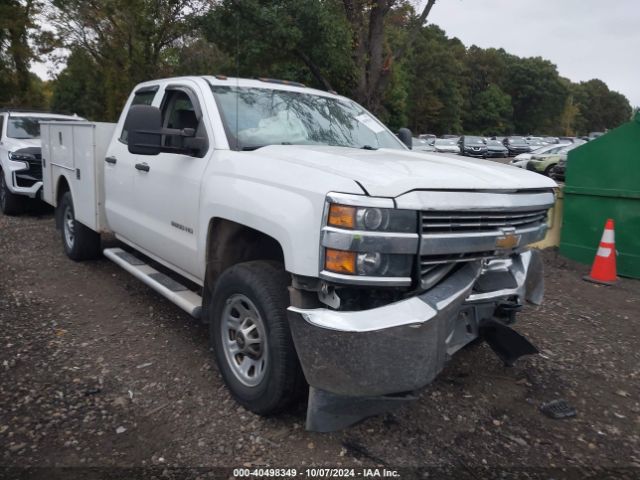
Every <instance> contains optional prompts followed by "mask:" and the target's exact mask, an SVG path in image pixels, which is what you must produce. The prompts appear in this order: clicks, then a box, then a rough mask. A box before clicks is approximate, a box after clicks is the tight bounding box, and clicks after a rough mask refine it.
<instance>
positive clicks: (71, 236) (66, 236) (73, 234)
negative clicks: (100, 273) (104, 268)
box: [58, 192, 100, 261]
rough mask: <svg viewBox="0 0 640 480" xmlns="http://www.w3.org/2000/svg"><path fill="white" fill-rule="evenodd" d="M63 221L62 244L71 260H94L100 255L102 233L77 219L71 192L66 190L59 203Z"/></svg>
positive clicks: (59, 213)
mask: <svg viewBox="0 0 640 480" xmlns="http://www.w3.org/2000/svg"><path fill="white" fill-rule="evenodd" d="M58 209H59V212H58V215H60V216H59V218H60V220H61V223H62V225H61V226H62V228H61V230H62V244H63V246H64V251H65V253H66V254H67V256H68V257H69V258H70V259H71V260H75V261H80V260H93V259H95V258H98V257H99V256H100V234H99V233H97V232H94V231H93V230H91V229H90V228H88V227H86V226H84V225H83V224H81V223H80V222H78V221H77V220H76V217H75V211H74V208H73V199H72V198H71V192H65V193H64V195H62V199H61V200H60V203H59V204H58Z"/></svg>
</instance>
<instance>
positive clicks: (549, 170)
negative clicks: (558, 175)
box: [543, 163, 556, 177]
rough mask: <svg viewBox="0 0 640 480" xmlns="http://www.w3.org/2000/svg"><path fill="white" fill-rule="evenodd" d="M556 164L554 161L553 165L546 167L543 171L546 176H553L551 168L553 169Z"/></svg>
mask: <svg viewBox="0 0 640 480" xmlns="http://www.w3.org/2000/svg"><path fill="white" fill-rule="evenodd" d="M555 166H556V164H555V163H552V164H551V165H549V166H548V167H547V168H545V169H544V172H543V173H544V175H545V176H546V177H551V170H553V167H555Z"/></svg>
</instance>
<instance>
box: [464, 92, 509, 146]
mask: <svg viewBox="0 0 640 480" xmlns="http://www.w3.org/2000/svg"><path fill="white" fill-rule="evenodd" d="M470 106H471V108H470V109H469V110H468V112H467V115H466V119H465V132H467V133H475V134H478V135H503V134H508V133H510V132H512V131H513V125H512V123H511V118H512V117H513V106H512V103H511V96H510V95H509V94H507V93H505V92H503V91H502V89H501V88H500V87H499V86H498V85H495V84H490V85H489V86H487V88H485V89H484V90H482V91H480V92H478V93H477V94H476V95H475V96H474V97H473V98H472V103H471V105H470Z"/></svg>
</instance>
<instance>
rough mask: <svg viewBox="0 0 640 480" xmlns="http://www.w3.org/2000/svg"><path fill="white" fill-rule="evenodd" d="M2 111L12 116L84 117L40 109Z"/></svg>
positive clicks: (77, 118)
mask: <svg viewBox="0 0 640 480" xmlns="http://www.w3.org/2000/svg"><path fill="white" fill-rule="evenodd" d="M1 113H8V114H9V115H10V116H12V117H46V118H50V119H54V118H59V119H61V120H83V118H82V117H79V116H78V115H75V114H74V115H63V114H60V113H51V112H44V111H38V110H13V109H10V108H8V109H3V110H0V114H1Z"/></svg>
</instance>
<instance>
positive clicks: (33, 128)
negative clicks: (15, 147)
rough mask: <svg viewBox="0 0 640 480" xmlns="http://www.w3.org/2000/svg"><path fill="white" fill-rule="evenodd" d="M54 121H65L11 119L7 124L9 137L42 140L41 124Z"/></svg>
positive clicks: (35, 118) (38, 118) (30, 118)
mask: <svg viewBox="0 0 640 480" xmlns="http://www.w3.org/2000/svg"><path fill="white" fill-rule="evenodd" d="M52 120H63V119H60V118H47V117H9V123H7V137H10V138H15V139H18V140H26V139H30V138H40V122H44V121H52ZM64 120H66V121H68V120H73V119H71V118H67V119H64Z"/></svg>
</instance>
